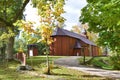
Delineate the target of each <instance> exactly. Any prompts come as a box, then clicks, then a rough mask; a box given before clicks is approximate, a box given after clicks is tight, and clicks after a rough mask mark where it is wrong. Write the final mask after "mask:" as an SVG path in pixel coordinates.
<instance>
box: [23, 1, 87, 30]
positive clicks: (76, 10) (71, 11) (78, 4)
mask: <svg viewBox="0 0 120 80" xmlns="http://www.w3.org/2000/svg"><path fill="white" fill-rule="evenodd" d="M86 4H87V2H86V0H67V1H66V4H65V6H64V10H65V11H66V13H65V14H63V15H62V16H64V17H65V18H66V21H65V24H66V27H65V29H68V30H70V29H71V27H72V26H74V25H77V24H79V16H80V13H81V11H80V10H81V9H82V8H83V7H84V6H85V5H86ZM24 14H27V16H26V20H29V21H35V22H36V23H37V24H39V17H38V16H37V9H35V8H32V6H30V4H28V5H27V7H26V11H25V12H24Z"/></svg>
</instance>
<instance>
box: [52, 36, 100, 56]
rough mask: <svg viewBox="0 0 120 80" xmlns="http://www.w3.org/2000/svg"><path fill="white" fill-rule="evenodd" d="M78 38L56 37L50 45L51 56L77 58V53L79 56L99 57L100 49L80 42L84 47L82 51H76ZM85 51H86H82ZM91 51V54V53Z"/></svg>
mask: <svg viewBox="0 0 120 80" xmlns="http://www.w3.org/2000/svg"><path fill="white" fill-rule="evenodd" d="M76 40H77V39H76V38H72V37H69V36H54V37H53V41H54V42H53V43H52V45H50V50H51V51H50V55H54V56H76V55H77V52H78V53H79V56H83V55H84V54H85V56H98V55H99V47H97V46H91V50H90V45H88V44H86V43H84V42H83V41H81V40H80V44H81V45H82V46H83V48H81V49H74V46H75V42H76ZM83 49H84V51H82V50H83ZM90 51H91V53H90Z"/></svg>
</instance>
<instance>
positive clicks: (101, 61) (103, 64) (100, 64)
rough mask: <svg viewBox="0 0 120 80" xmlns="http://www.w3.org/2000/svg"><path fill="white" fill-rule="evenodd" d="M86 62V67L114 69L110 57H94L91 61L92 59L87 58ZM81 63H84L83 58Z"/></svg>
mask: <svg viewBox="0 0 120 80" xmlns="http://www.w3.org/2000/svg"><path fill="white" fill-rule="evenodd" d="M88 60H89V61H88ZM86 61H87V63H86V65H88V66H93V67H97V68H102V69H113V67H112V66H111V65H110V60H109V57H94V58H93V59H90V57H86ZM80 62H82V58H81V59H80Z"/></svg>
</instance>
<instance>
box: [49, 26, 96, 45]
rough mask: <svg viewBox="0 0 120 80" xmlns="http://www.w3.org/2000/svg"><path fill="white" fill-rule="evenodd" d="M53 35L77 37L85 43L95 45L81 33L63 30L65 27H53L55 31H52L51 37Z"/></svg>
mask: <svg viewBox="0 0 120 80" xmlns="http://www.w3.org/2000/svg"><path fill="white" fill-rule="evenodd" d="M54 36H69V37H73V38H77V39H79V40H81V41H83V42H85V43H86V44H89V45H94V46H95V44H94V43H93V42H92V41H90V40H88V39H87V38H85V37H83V36H82V35H80V34H77V33H74V32H70V31H68V30H65V29H62V28H59V27H57V28H56V29H55V31H54V32H53V34H52V36H51V37H54Z"/></svg>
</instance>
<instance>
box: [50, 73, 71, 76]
mask: <svg viewBox="0 0 120 80" xmlns="http://www.w3.org/2000/svg"><path fill="white" fill-rule="evenodd" d="M52 75H54V76H72V75H71V74H64V73H63V74H59V73H53V74H52Z"/></svg>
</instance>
